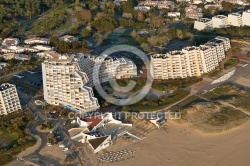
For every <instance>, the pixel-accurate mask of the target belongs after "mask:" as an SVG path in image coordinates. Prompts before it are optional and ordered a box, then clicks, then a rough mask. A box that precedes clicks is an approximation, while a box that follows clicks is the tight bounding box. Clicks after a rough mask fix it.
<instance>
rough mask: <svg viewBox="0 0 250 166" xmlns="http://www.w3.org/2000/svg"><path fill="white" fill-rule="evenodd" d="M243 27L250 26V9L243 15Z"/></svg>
mask: <svg viewBox="0 0 250 166" xmlns="http://www.w3.org/2000/svg"><path fill="white" fill-rule="evenodd" d="M242 25H243V26H250V9H249V10H246V11H244V12H243V13H242Z"/></svg>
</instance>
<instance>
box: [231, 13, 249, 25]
mask: <svg viewBox="0 0 250 166" xmlns="http://www.w3.org/2000/svg"><path fill="white" fill-rule="evenodd" d="M248 19H249V20H250V18H248ZM228 25H231V26H236V27H239V26H242V25H243V23H242V16H241V14H240V13H231V14H229V15H228Z"/></svg>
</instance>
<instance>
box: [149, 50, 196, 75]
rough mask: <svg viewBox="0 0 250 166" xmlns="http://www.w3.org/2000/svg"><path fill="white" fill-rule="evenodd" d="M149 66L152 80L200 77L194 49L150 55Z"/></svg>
mask: <svg viewBox="0 0 250 166" xmlns="http://www.w3.org/2000/svg"><path fill="white" fill-rule="evenodd" d="M151 65H152V66H151V74H152V76H153V78H154V79H169V78H185V77H192V76H200V71H199V68H198V55H197V52H196V47H186V48H184V49H183V50H182V51H171V52H168V53H166V54H155V55H152V56H151Z"/></svg>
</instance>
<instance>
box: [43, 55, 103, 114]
mask: <svg viewBox="0 0 250 166" xmlns="http://www.w3.org/2000/svg"><path fill="white" fill-rule="evenodd" d="M42 73H43V90H44V100H45V101H46V102H47V103H49V104H52V105H67V106H70V107H71V108H74V109H77V110H79V111H81V112H86V111H92V110H96V109H98V108H99V104H98V101H97V99H96V98H95V97H94V95H93V91H92V88H90V87H87V86H85V84H86V83H87V81H88V77H87V75H86V73H84V72H81V71H80V68H79V66H78V64H77V62H76V61H75V59H74V57H73V56H71V57H70V58H67V57H64V56H61V57H59V58H55V59H50V60H45V61H44V63H42Z"/></svg>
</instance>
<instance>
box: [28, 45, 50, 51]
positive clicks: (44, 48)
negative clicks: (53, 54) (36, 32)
mask: <svg viewBox="0 0 250 166" xmlns="http://www.w3.org/2000/svg"><path fill="white" fill-rule="evenodd" d="M31 48H33V49H36V50H39V51H51V50H53V47H50V46H44V45H36V46H33V47H31Z"/></svg>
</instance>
